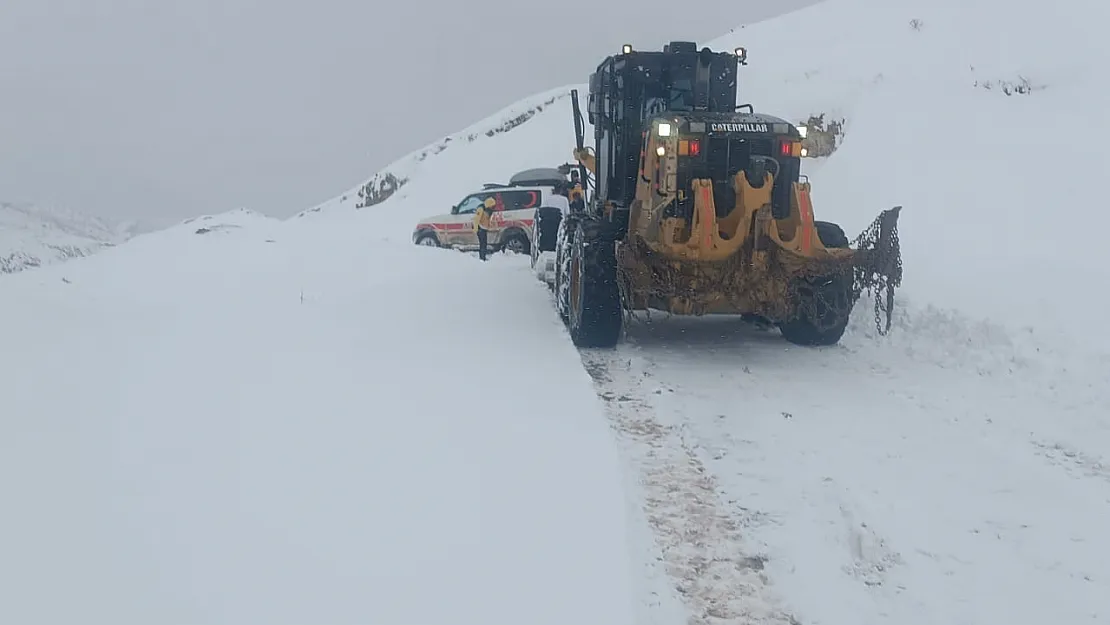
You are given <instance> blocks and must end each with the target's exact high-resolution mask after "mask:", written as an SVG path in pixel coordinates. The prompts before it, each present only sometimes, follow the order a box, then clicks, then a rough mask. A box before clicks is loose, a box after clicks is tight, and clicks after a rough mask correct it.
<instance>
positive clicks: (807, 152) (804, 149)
mask: <svg viewBox="0 0 1110 625" xmlns="http://www.w3.org/2000/svg"><path fill="white" fill-rule="evenodd" d="M802 156H803V157H806V156H809V150H807V149H806V148H802Z"/></svg>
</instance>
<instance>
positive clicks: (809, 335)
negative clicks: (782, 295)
mask: <svg viewBox="0 0 1110 625" xmlns="http://www.w3.org/2000/svg"><path fill="white" fill-rule="evenodd" d="M813 225H814V227H815V228H816V229H817V236H818V237H820V239H821V244H822V245H824V246H825V247H829V248H846V247H848V237H847V235H845V234H844V230H843V229H842V228H841V227H840V226H838V225H837V224H834V223H831V222H828V221H816V222H814V223H813ZM852 278H853V276H852V272H851V270H847V271H845V272H843V273H838V274H834V275H830V276H820V277H817V278H810V279H801V280H799V281H798V284H797V288H798V293H799V295H800V296H801V301H800V302H799V304H800V305H799V309H800V310H799V315H798V317H797V318H795V319H793V320H791V321H788V322H786V323H783V324H781V325H780V326H779V330H780V331H781V332H782V336H783V338H785V339H786V340H787V341H790V342H791V343H794V344H795V345H807V346H818V345H835V344H837V343H838V342H840V338H841V337H842V336H844V331H845V330H846V329H847V327H848V321H849V319H850V318H851V315H852V308H851V303H852Z"/></svg>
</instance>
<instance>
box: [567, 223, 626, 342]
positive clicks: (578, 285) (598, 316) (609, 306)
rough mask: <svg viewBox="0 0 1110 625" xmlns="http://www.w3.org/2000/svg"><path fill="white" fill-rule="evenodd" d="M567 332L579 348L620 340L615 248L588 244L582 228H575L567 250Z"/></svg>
mask: <svg viewBox="0 0 1110 625" xmlns="http://www.w3.org/2000/svg"><path fill="white" fill-rule="evenodd" d="M569 260H570V262H569V263H568V264H569V271H568V273H567V276H566V279H567V281H568V285H567V286H568V287H569V288H568V289H567V291H568V300H569V301H568V302H567V303H568V315H567V329H568V330H569V332H570V338H571V341H573V342H574V344H575V345H576V346H578V347H614V346H616V344H617V343H618V341H620V334H621V322H622V321H623V311H622V310H621V298H620V288H619V287H618V285H617V255H616V246H615V244H614V243H613V242H612V241H589V240H587V238H586V233H585V231H584V230H583V228H582V226H581V225H579V226H578V227H576V228H575V229H574V239H573V243H572V245H571V248H570V259H569Z"/></svg>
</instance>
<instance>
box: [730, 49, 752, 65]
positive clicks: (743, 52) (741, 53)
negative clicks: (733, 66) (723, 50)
mask: <svg viewBox="0 0 1110 625" xmlns="http://www.w3.org/2000/svg"><path fill="white" fill-rule="evenodd" d="M733 52H734V53H735V54H736V58H738V59H740V62H741V63H743V62H744V61H746V60H748V50H747V49H746V48H736V49H735V50H733Z"/></svg>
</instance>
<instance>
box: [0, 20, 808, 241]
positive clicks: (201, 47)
mask: <svg viewBox="0 0 1110 625" xmlns="http://www.w3.org/2000/svg"><path fill="white" fill-rule="evenodd" d="M813 1H814V0H780V1H779V2H769V1H766V0H763V1H754V0H701V1H696V0H689V1H686V2H673V1H671V2H668V1H664V0H639V1H638V2H631V1H622V2H599V1H598V0H592V1H586V0H562V1H560V2H550V3H535V2H518V1H509V0H481V1H480V2H475V3H469V4H467V3H460V2H446V1H445V0H436V1H433V2H422V1H417V0H404V1H395V0H362V1H356V0H302V1H300V2H294V1H292V0H177V1H176V2H171V1H170V0H3V1H2V2H0V200H9V201H31V202H38V203H43V204H51V205H56V206H61V207H65V208H70V209H74V210H80V211H84V212H88V213H91V214H95V215H99V216H105V217H111V218H118V219H132V218H138V219H142V220H145V221H148V222H152V223H159V224H164V223H171V222H173V221H177V220H179V219H182V218H185V217H188V216H192V215H196V214H199V213H211V212H222V211H226V210H231V209H233V208H238V207H246V208H250V209H253V210H257V211H260V212H265V213H268V214H272V215H275V216H281V217H284V216H288V215H290V214H293V213H295V212H297V211H300V210H303V209H305V208H310V207H311V206H312V205H314V204H316V203H319V202H322V201H324V200H327V199H329V198H331V197H333V196H335V195H338V194H340V193H342V192H344V191H346V190H347V189H349V188H351V187H353V186H355V185H357V184H359V183H361V182H362V181H363V180H364V179H366V178H368V177H369V176H370V175H372V174H373V173H374V172H375V171H377V170H378V169H380V168H381V167H383V166H385V165H387V164H388V163H389V162H390V161H392V160H393V159H395V158H396V157H398V156H401V155H403V154H404V153H407V152H409V151H411V150H414V149H416V148H418V147H421V146H423V145H425V144H427V143H430V142H432V141H434V140H436V139H438V138H440V137H442V136H444V135H446V134H449V133H451V132H454V131H456V130H459V129H460V128H462V127H463V126H466V125H468V124H470V123H473V122H475V121H477V120H478V119H481V118H482V117H485V116H486V115H488V114H490V113H492V112H494V111H495V110H497V109H499V108H501V107H503V106H506V105H508V104H511V103H512V102H513V101H515V100H518V99H520V98H522V97H526V96H528V95H531V94H533V93H536V92H538V91H543V90H546V89H550V88H552V87H557V86H560V85H563V84H568V83H578V82H584V81H585V80H586V79H587V77H588V76H589V73H590V72H591V71H592V70H593V68H594V67H595V66H596V64H597V63H598V61H600V60H601V59H602V58H603V57H604V56H606V55H608V54H611V53H613V52H614V51H617V50H619V48H620V45H621V44H623V43H626V42H627V43H632V44H633V45H635V46H636V47H639V48H656V47H659V46H661V45H662V44H663V43H664V42H665V41H670V40H694V41H697V42H699V43H700V42H703V41H706V40H708V39H712V38H715V37H717V36H720V35H722V34H724V33H725V32H727V31H728V29H729V28H731V27H734V26H738V25H740V24H741V23H751V22H754V21H758V20H760V19H763V18H766V17H769V16H771V15H774V14H778V13H783V12H786V11H788V10H792V9H795V8H798V7H799V6H804V5H808V4H812V3H813ZM680 7H681V8H680ZM569 127H570V122H569V120H568V132H569ZM571 140H572V139H571V138H569V137H568V141H571Z"/></svg>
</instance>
